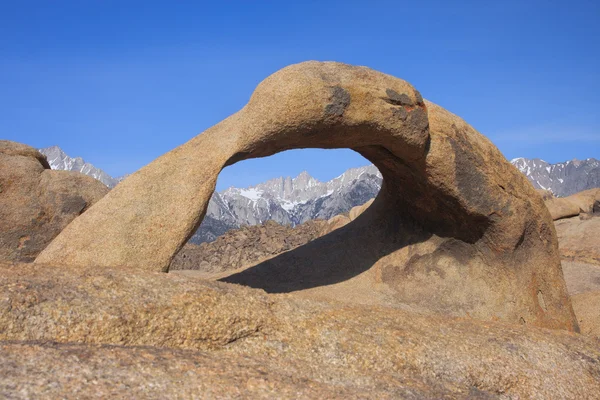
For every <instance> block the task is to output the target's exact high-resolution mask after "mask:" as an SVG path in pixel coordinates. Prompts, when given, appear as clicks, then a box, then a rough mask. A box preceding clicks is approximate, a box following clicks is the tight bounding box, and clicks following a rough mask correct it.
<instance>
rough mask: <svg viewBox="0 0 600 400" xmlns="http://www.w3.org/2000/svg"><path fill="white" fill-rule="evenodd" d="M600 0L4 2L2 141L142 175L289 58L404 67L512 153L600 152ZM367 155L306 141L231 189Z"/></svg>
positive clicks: (321, 173) (336, 170) (233, 176)
mask: <svg viewBox="0 0 600 400" xmlns="http://www.w3.org/2000/svg"><path fill="white" fill-rule="evenodd" d="M599 21H600V1H598V0H588V1H585V0H572V1H552V0H545V1H527V0H519V1H513V0H506V1H494V2H491V1H480V0H479V1H426V0H425V1H399V0H396V1H376V0H372V1H348V0H346V1H323V0H321V1H218V2H204V1H151V0H145V1H133V0H85V1H83V0H75V1H61V0H47V1H28V0H18V1H15V0H0V138H2V139H9V140H15V141H19V142H23V143H26V144H29V145H31V146H34V147H46V146H51V145H55V144H56V145H59V146H60V147H62V148H63V149H64V150H65V151H66V152H67V154H69V155H71V156H81V157H83V158H84V159H85V160H86V161H89V162H91V163H93V164H94V165H96V166H97V167H99V168H102V169H104V170H106V171H107V172H108V173H109V174H111V175H113V176H119V175H122V174H125V173H130V172H133V171H135V170H136V169H138V168H140V167H142V166H143V165H145V164H147V163H149V162H150V161H152V160H153V159H154V158H156V157H157V156H159V155H161V154H162V153H164V152H166V151H168V150H171V149H172V148H174V147H176V146H178V145H179V144H182V143H184V142H186V141H187V140H189V139H190V138H192V137H193V136H195V135H196V134H198V133H200V132H202V131H203V130H204V129H206V128H208V127H210V126H211V125H213V124H215V123H217V122H219V121H220V120H222V119H223V118H225V117H227V116H228V115H230V114H232V113H234V112H235V111H237V110H238V109H240V108H241V107H242V106H243V105H244V104H245V103H246V102H247V100H248V98H249V96H250V94H251V92H252V90H253V88H254V87H255V86H256V84H258V83H259V82H260V81H261V80H262V79H264V78H265V77H266V76H268V75H269V74H271V73H273V72H275V71H276V70H278V69H279V68H282V67H284V66H286V65H288V64H291V63H296V62H300V61H305V60H323V61H324V60H334V61H341V62H346V63H351V64H357V65H366V66H369V67H371V68H374V69H377V70H380V71H383V72H386V73H389V74H392V75H395V76H397V77H400V78H403V79H405V80H407V81H409V82H410V83H412V84H413V85H414V86H415V87H416V88H417V89H418V90H419V91H420V92H421V93H422V94H423V96H424V97H425V98H427V99H429V100H431V101H433V102H435V103H438V104H440V105H441V106H443V107H445V108H447V109H448V110H450V111H452V112H454V113H455V114H458V115H460V116H461V117H463V118H464V119H466V120H467V121H468V122H469V123H470V124H472V125H473V126H474V127H475V128H476V129H478V130H479V131H480V132H482V133H483V134H485V135H486V136H488V137H489V138H491V139H492V141H493V142H494V143H495V144H496V145H497V146H498V147H499V148H500V150H501V151H502V152H503V153H504V154H505V156H506V157H507V158H509V159H510V158H514V157H519V156H523V157H528V158H535V157H538V158H543V159H545V160H546V161H549V162H558V161H564V160H567V159H572V158H580V159H585V158H588V157H594V158H600V119H599V112H598V110H600V94H599V93H600V79H599V77H598V73H599V71H600V22H599ZM365 164H367V162H366V160H364V159H362V158H361V157H360V156H358V155H356V154H354V153H352V152H351V151H350V150H333V151H332V150H329V151H325V150H300V151H292V152H286V153H282V154H278V155H276V156H272V157H269V158H266V159H261V160H252V161H245V162H242V163H239V164H237V165H235V166H233V167H229V168H227V169H226V170H225V171H224V172H223V173H222V174H221V177H220V179H219V185H218V188H219V189H222V188H224V187H227V186H229V185H235V186H247V185H250V184H254V183H258V182H260V181H263V180H266V179H269V178H272V177H276V176H281V175H291V176H295V175H297V174H298V173H299V172H301V171H302V170H308V171H309V173H311V174H312V175H313V176H315V177H317V178H319V179H321V180H326V179H331V178H333V177H335V176H337V175H339V174H340V173H341V172H343V171H344V170H345V169H347V168H349V167H354V166H360V165H365Z"/></svg>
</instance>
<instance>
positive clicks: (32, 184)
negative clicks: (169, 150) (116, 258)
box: [0, 140, 108, 262]
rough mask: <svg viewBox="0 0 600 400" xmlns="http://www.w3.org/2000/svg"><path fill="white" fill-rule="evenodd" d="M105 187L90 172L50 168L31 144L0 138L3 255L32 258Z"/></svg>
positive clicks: (0, 247)
mask: <svg viewBox="0 0 600 400" xmlns="http://www.w3.org/2000/svg"><path fill="white" fill-rule="evenodd" d="M107 192H108V189H107V188H106V186H104V185H103V184H102V183H100V182H98V181H97V180H95V179H93V178H90V177H88V176H85V175H82V174H79V173H76V172H66V171H52V170H50V166H49V165H48V162H47V161H46V158H45V157H44V156H43V155H42V154H41V153H39V152H38V151H37V150H35V149H34V148H32V147H29V146H26V145H24V144H20V143H15V142H10V141H6V140H0V260H8V261H25V262H30V261H33V260H34V259H35V257H36V256H37V255H38V254H39V253H40V252H41V251H42V250H43V249H44V248H45V247H46V246H47V245H48V243H50V242H51V241H52V239H54V238H55V237H56V236H57V235H58V234H59V233H60V232H61V231H62V229H63V228H64V227H65V226H67V224H68V223H69V222H71V221H72V220H73V219H75V218H76V217H77V216H79V215H80V214H81V213H83V212H84V211H85V210H86V209H88V208H89V207H90V206H91V205H92V204H94V203H95V202H96V201H98V200H99V199H101V198H102V196H104V195H105V194H106V193H107Z"/></svg>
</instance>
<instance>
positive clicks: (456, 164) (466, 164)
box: [36, 62, 577, 330]
mask: <svg viewBox="0 0 600 400" xmlns="http://www.w3.org/2000/svg"><path fill="white" fill-rule="evenodd" d="M306 147H320V148H351V149H353V150H355V151H357V152H359V153H360V154H362V155H363V156H364V157H365V158H367V159H369V160H370V161H372V162H373V163H374V164H375V166H376V167H377V168H378V170H379V171H380V172H381V174H382V175H383V179H384V182H383V186H382V189H381V191H380V193H379V195H378V197H377V198H376V200H375V201H374V202H373V204H372V205H371V206H370V207H369V208H368V209H367V210H366V211H365V212H364V213H363V214H361V215H360V216H359V217H358V218H356V219H355V220H354V221H352V222H351V223H348V224H347V225H345V226H343V227H341V228H340V229H337V230H335V231H333V232H331V233H330V234H328V235H326V236H324V237H321V238H319V239H317V240H315V241H313V242H311V243H309V244H308V245H305V246H301V247H298V248H296V249H294V250H291V251H288V252H286V253H283V254H282V255H280V256H278V257H276V258H275V259H273V260H270V261H268V262H267V263H261V264H259V265H257V266H256V267H254V268H253V269H252V270H246V271H244V272H242V273H240V274H238V275H236V276H232V277H230V278H228V279H229V281H231V282H235V283H242V284H245V285H249V286H253V287H259V288H263V289H265V290H268V291H272V292H286V291H296V290H308V289H314V288H317V287H324V286H327V285H331V284H334V283H338V282H343V281H347V280H349V279H351V278H354V277H360V278H358V279H359V281H360V282H356V286H357V287H359V286H360V287H361V288H362V289H361V290H363V292H365V293H367V292H369V291H372V292H380V293H385V295H386V296H389V298H390V299H396V300H397V301H398V303H402V304H412V305H415V306H417V307H420V308H423V309H427V310H430V311H435V312H439V313H445V314H449V315H457V316H460V315H462V316H465V315H470V316H473V317H476V318H481V319H487V320H490V319H501V320H505V321H509V322H513V323H518V322H519V321H525V322H526V323H528V324H533V325H537V326H543V327H549V328H559V329H567V330H577V324H576V320H575V317H574V315H573V311H572V307H571V303H570V300H569V298H568V296H567V292H566V287H565V283H564V279H563V276H562V272H561V268H560V258H559V254H558V248H557V241H556V235H555V231H554V229H553V228H552V220H551V218H550V215H549V213H548V210H547V209H546V207H545V206H544V204H543V201H542V199H541V198H540V197H539V196H538V195H536V193H535V190H534V189H533V187H532V186H531V184H530V183H529V182H528V181H527V179H526V178H525V177H524V176H523V175H522V174H521V173H520V172H519V171H518V170H517V169H516V168H515V167H513V166H512V165H511V164H510V163H509V162H508V161H506V159H505V158H504V157H503V156H502V154H501V153H500V152H499V151H498V149H496V148H495V147H494V146H493V144H492V143H491V142H489V140H487V139H486V138H485V137H483V136H482V135H480V134H479V133H478V132H477V131H475V130H474V129H473V128H472V127H471V126H469V125H468V124H467V123H466V122H465V121H463V120H462V119H460V118H459V117H457V116H455V115H453V114H451V113H449V112H448V111H446V110H444V109H442V108H441V107H439V106H437V105H435V104H433V103H430V102H426V101H424V100H423V98H422V97H421V95H420V93H419V92H418V91H416V90H415V89H414V88H413V87H412V86H411V85H410V84H408V83H407V82H405V81H403V80H401V79H397V78H394V77H392V76H389V75H385V74H383V73H380V72H377V71H373V70H371V69H369V68H365V67H354V66H350V65H345V64H340V63H331V62H329V63H320V62H306V63H301V64H296V65H292V66H289V67H286V68H284V69H282V70H280V71H278V72H276V73H275V74H273V75H271V76H270V77H268V78H267V79H265V80H264V81H263V82H262V83H261V84H259V85H258V87H257V88H256V90H255V91H254V93H253V94H252V97H251V98H250V101H249V102H248V104H247V105H246V106H245V107H244V108H243V109H242V110H240V111H239V112H238V113H236V114H234V115H232V116H230V117H229V118H227V119H225V120H224V121H222V122H221V123H219V124H217V125H215V126H214V127H212V128H210V129H208V130H207V131H206V132H204V133H203V134H201V135H199V136H197V137H195V138H194V139H192V140H190V141H189V142H188V143H186V144H184V145H182V146H180V147H178V148H177V149H175V150H173V151H171V152H169V153H167V154H165V155H163V156H161V157H160V158H158V159H157V160H156V161H154V162H152V163H151V164H149V165H148V166H146V167H144V168H142V169H141V170H140V171H138V172H136V173H134V174H133V175H131V176H129V177H128V178H127V179H125V180H124V181H123V182H122V183H120V184H119V185H118V186H117V187H116V188H115V189H114V190H112V191H111V192H110V193H109V194H108V195H107V196H105V197H104V198H103V199H102V200H101V201H99V202H98V203H97V204H96V205H95V206H94V207H92V208H91V209H90V210H89V211H88V212H86V213H85V214H84V215H82V216H81V217H80V218H77V220H76V221H74V222H73V223H72V224H70V225H69V226H68V227H67V228H66V229H65V230H64V231H63V232H62V233H61V234H60V235H59V236H58V237H57V238H56V239H55V240H54V241H53V242H52V243H51V244H50V245H49V246H48V247H47V248H46V249H45V250H44V252H42V253H41V254H40V255H39V256H38V258H37V260H36V261H37V262H40V263H43V262H47V263H54V264H59V265H72V266H86V265H93V264H96V265H98V266H102V267H111V266H112V267H120V266H132V267H138V268H146V269H149V270H152V271H166V270H168V267H169V265H170V263H171V260H172V258H173V256H174V255H175V254H176V252H177V251H178V250H179V249H180V248H181V247H182V246H183V244H184V243H185V241H186V240H187V239H188V238H189V237H190V236H191V235H192V234H193V232H194V231H195V229H196V228H197V227H198V225H199V224H200V222H201V220H202V218H203V216H204V215H205V213H206V208H207V205H208V202H209V200H210V197H211V195H212V193H213V191H214V189H215V184H216V179H217V176H218V174H219V172H220V171H221V170H222V169H223V168H224V167H225V166H227V165H231V164H234V163H236V162H238V161H241V160H245V159H249V158H255V157H264V156H269V155H272V154H275V153H278V152H281V151H285V150H289V149H294V148H306Z"/></svg>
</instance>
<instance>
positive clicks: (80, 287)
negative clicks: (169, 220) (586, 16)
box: [0, 264, 600, 399]
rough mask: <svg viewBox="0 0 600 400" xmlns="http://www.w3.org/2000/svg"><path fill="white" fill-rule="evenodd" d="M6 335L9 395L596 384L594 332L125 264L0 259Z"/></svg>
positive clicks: (375, 393)
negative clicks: (322, 298)
mask: <svg viewBox="0 0 600 400" xmlns="http://www.w3.org/2000/svg"><path fill="white" fill-rule="evenodd" d="M0 340H1V341H3V342H0V376H2V379H0V396H2V397H8V398H14V397H21V398H40V397H49V398H56V397H60V398H62V397H67V398H68V397H77V398H85V397H88V396H98V397H111V396H113V397H132V395H133V397H145V395H147V396H149V397H152V396H154V397H157V398H164V397H185V396H187V395H189V396H190V397H194V396H200V397H221V398H231V397H236V396H237V397H252V398H254V397H258V396H263V397H277V398H296V397H300V398H301V397H305V398H330V397H334V396H335V395H336V394H337V395H338V396H339V397H342V398H409V399H410V398H418V399H421V398H436V399H438V398H504V399H506V398H524V399H525V398H526V399H594V398H597V394H598V393H599V392H600V341H598V340H596V339H594V338H592V337H585V336H582V335H576V334H572V333H568V332H562V331H553V330H547V329H540V328H536V327H528V326H519V325H511V324H506V323H498V322H493V321H488V322H482V321H477V320H474V319H471V318H452V317H447V316H441V315H421V314H419V313H415V312H411V311H410V310H403V309H393V308H385V307H379V306H375V307H366V306H351V305H348V304H342V303H336V302H331V303H323V302H316V301H311V300H304V299H300V298H298V297H297V296H295V295H290V294H288V295H268V294H265V293H264V292H262V291H260V290H256V289H251V288H244V287H240V286H235V285H229V284H225V283H219V282H207V281H203V280H198V279H193V278H186V277H182V276H178V275H174V274H161V273H154V272H148V271H143V270H141V271H140V270H130V269H126V268H120V269H115V268H110V267H106V268H94V267H86V268H81V267H69V266H50V265H36V264H23V265H1V264H0ZM32 341H33V342H32ZM53 342H58V343H62V344H57V343H53ZM74 342H76V343H79V344H73V343H74ZM107 344H111V345H118V346H124V345H125V346H132V347H129V348H123V347H108V346H101V347H96V346H97V345H107ZM86 345H87V346H86ZM137 346H150V347H144V348H140V347H137ZM177 349H178V350H177ZM186 349H187V350H186ZM198 350H200V351H202V352H198ZM163 391H164V392H163ZM172 393H173V394H177V396H170V394H172Z"/></svg>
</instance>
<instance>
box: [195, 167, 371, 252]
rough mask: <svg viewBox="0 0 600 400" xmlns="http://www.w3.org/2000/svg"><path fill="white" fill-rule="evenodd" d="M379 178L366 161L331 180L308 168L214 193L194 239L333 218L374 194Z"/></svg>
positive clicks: (198, 240)
mask: <svg viewBox="0 0 600 400" xmlns="http://www.w3.org/2000/svg"><path fill="white" fill-rule="evenodd" d="M381 182H382V177H381V174H380V173H379V171H378V170H377V168H375V166H373V165H368V166H366V167H361V168H352V169H349V170H348V171H346V172H344V173H343V174H342V175H340V176H338V177H337V178H335V179H332V180H330V181H328V182H320V181H318V180H317V179H315V178H313V177H312V176H310V175H309V174H308V172H306V171H305V172H302V173H301V174H300V175H298V176H297V177H295V178H290V177H286V178H283V177H282V178H276V179H271V180H269V181H267V182H264V183H261V184H258V185H256V186H251V187H248V188H244V189H241V188H234V187H232V188H229V189H227V190H224V191H222V192H219V193H215V194H214V195H213V197H212V198H211V201H210V203H209V205H208V210H207V212H206V217H205V219H204V221H203V222H202V225H201V226H200V228H199V229H198V231H197V232H196V234H195V235H194V236H193V237H192V239H191V241H192V242H194V243H201V242H205V241H212V240H214V239H215V238H217V237H218V236H220V235H221V234H223V233H225V232H226V231H227V230H229V229H233V228H238V227H240V226H242V225H256V224H261V223H264V222H266V221H268V220H274V221H277V222H278V223H280V224H284V225H292V226H295V225H297V224H301V223H303V222H306V221H308V220H311V219H316V218H321V219H329V218H331V217H333V216H334V215H337V214H341V213H344V212H347V211H349V210H350V209H351V208H352V207H354V206H357V205H360V204H363V203H365V202H366V201H367V200H369V199H371V198H373V197H375V196H376V195H377V193H378V192H379V190H380V189H381ZM217 221H218V222H217Z"/></svg>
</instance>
